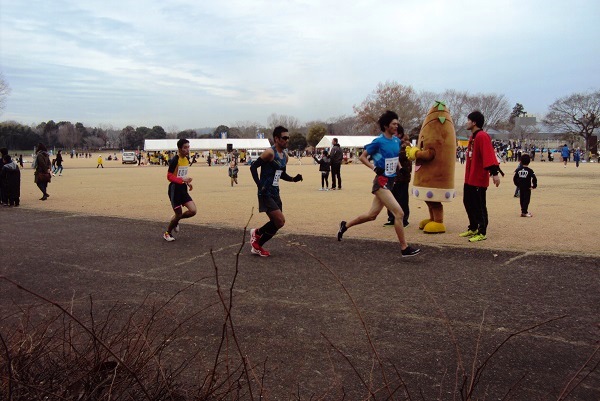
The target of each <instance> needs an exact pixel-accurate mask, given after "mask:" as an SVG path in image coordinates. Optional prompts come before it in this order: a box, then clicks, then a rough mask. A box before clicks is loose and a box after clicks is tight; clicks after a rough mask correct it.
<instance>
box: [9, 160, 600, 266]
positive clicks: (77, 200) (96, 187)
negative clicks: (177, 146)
mask: <svg viewBox="0 0 600 401" xmlns="http://www.w3.org/2000/svg"><path fill="white" fill-rule="evenodd" d="M104 156H105V161H104V166H105V168H104V169H102V168H99V169H98V168H96V159H97V154H95V155H94V156H93V157H92V158H91V159H85V158H80V159H77V158H73V159H71V158H68V157H67V158H66V159H65V161H64V168H65V170H64V173H63V175H62V176H60V177H55V178H53V180H52V183H51V184H50V185H49V189H48V192H49V193H50V194H51V197H50V199H49V200H48V201H45V202H42V201H39V200H38V199H39V197H40V191H39V189H38V188H37V187H36V186H35V184H34V183H33V172H32V170H31V169H30V168H28V167H27V166H26V168H25V169H24V170H23V171H22V184H21V205H22V207H23V208H31V209H39V210H53V211H61V212H69V213H83V214H91V215H100V216H118V217H127V218H133V219H142V220H148V221H154V222H156V221H159V222H160V221H164V222H165V227H166V222H167V221H168V220H169V218H170V216H171V215H172V212H171V210H170V206H169V200H168V197H167V184H168V182H167V180H166V168H165V167H159V166H139V167H138V166H136V165H123V164H121V162H120V161H107V160H106V156H107V154H104ZM501 167H502V169H503V170H504V172H505V173H506V176H505V177H504V178H503V179H502V182H501V185H500V187H498V188H496V187H490V188H489V189H488V195H487V199H488V211H489V218H490V224H489V227H488V240H487V241H484V242H481V243H477V244H473V245H472V246H473V247H477V248H485V249H498V250H500V249H504V250H519V251H535V252H549V253H557V254H567V255H568V254H576V255H592V256H600V247H599V246H598V238H597V230H598V222H599V221H600V206H599V204H598V199H600V165H599V164H598V163H582V164H581V165H580V166H579V168H575V164H574V163H569V164H568V165H567V167H566V168H564V167H563V164H562V162H557V161H555V162H552V163H548V162H545V163H543V162H538V161H535V162H533V163H532V164H531V167H532V168H533V170H534V171H535V172H536V175H537V177H538V185H539V187H538V188H537V189H536V190H534V191H533V193H532V201H531V205H530V212H531V213H532V214H533V218H521V217H520V208H519V200H518V198H514V197H513V192H514V186H513V184H512V173H513V171H514V170H515V168H516V167H517V163H516V162H510V163H506V164H502V166H501ZM288 172H289V173H290V175H295V174H297V173H301V174H302V175H303V177H304V181H303V182H300V183H296V184H294V183H287V182H284V183H283V185H282V189H281V194H282V199H283V211H284V213H285V216H286V226H285V227H284V228H283V229H282V230H281V232H282V233H297V234H315V235H332V236H334V235H335V234H336V232H337V228H338V224H339V222H340V221H341V220H350V219H352V218H353V217H355V216H357V215H359V214H361V213H364V212H366V211H367V210H368V209H369V207H370V204H371V202H372V199H373V197H372V195H371V194H370V187H371V180H372V174H373V173H372V172H371V171H370V170H369V169H367V168H366V167H364V166H362V165H359V164H348V165H344V166H342V180H343V190H342V191H326V192H324V191H319V190H318V189H319V188H320V175H319V172H318V166H316V165H314V164H313V162H312V159H310V158H304V159H303V160H302V162H301V164H300V162H299V161H298V160H297V159H291V160H290V163H289V167H288ZM463 175H464V166H463V165H461V164H459V163H457V164H456V172H455V188H457V190H458V196H457V198H456V199H455V200H454V201H453V202H451V203H446V204H444V213H445V219H444V220H445V224H446V229H447V232H446V233H445V234H438V235H427V234H424V233H422V232H420V231H419V229H418V223H419V221H420V220H421V219H424V218H427V217H428V212H427V207H426V205H425V203H424V202H422V201H418V200H416V199H411V201H410V209H411V213H410V226H409V227H407V228H406V233H407V239H408V241H409V243H411V244H427V245H435V244H438V245H447V246H448V245H449V246H464V245H468V242H467V241H466V240H465V239H463V238H460V237H458V233H459V232H461V231H463V230H464V229H466V226H467V223H468V221H467V217H466V213H465V211H464V207H463V205H462V186H463ZM190 176H191V177H193V179H194V181H193V184H194V190H193V191H192V192H191V195H192V197H193V198H194V201H195V202H196V205H197V206H198V209H199V212H198V215H196V216H195V217H194V218H192V219H189V220H186V221H184V223H183V225H187V224H195V225H208V226H218V227H231V228H240V227H244V226H245V225H246V224H247V222H248V220H249V219H250V217H251V216H252V220H251V222H250V227H253V226H260V225H262V224H263V223H264V222H265V221H266V216H265V215H264V214H259V213H257V210H256V207H257V200H256V186H255V184H254V182H253V181H252V177H251V176H250V171H249V168H248V166H240V175H239V185H236V186H235V187H233V188H232V187H231V186H230V181H229V177H228V176H227V168H226V167H225V166H212V167H210V168H209V167H208V166H207V165H206V163H205V162H204V161H203V159H200V163H198V164H196V165H194V166H193V167H192V168H191V173H190ZM330 184H331V178H330ZM253 208H254V213H253ZM386 218H387V217H386V215H385V212H383V213H381V214H380V216H379V217H378V219H377V220H376V221H374V222H371V223H367V224H364V225H362V226H357V227H353V228H352V229H351V230H350V231H349V232H348V233H347V234H346V237H347V238H349V239H350V238H367V239H378V240H384V241H395V234H394V230H393V229H392V228H386V227H383V226H382V225H383V223H384V222H385V219H386ZM160 234H161V233H160V232H157V234H156V235H160Z"/></svg>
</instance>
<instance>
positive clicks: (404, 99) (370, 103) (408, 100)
mask: <svg viewBox="0 0 600 401" xmlns="http://www.w3.org/2000/svg"><path fill="white" fill-rule="evenodd" d="M421 107H422V106H421V103H420V101H419V97H418V95H417V92H415V90H414V89H413V88H412V86H404V85H401V84H399V83H397V82H396V81H388V82H386V83H379V85H377V88H375V90H374V91H373V92H372V93H371V94H369V95H368V96H367V98H366V99H365V100H364V101H363V102H362V103H361V104H360V105H358V106H356V105H355V106H354V107H353V109H354V112H355V113H356V117H357V119H358V121H359V123H360V124H362V125H363V126H368V127H369V128H370V129H371V132H373V133H375V132H378V131H379V126H378V125H377V120H378V119H379V116H381V114H383V113H384V112H385V111H386V110H392V111H395V112H396V113H398V121H399V122H400V124H401V125H402V126H404V127H411V126H414V125H417V124H419V123H420V121H421V118H422V111H421Z"/></svg>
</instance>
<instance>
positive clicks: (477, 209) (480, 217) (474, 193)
mask: <svg viewBox="0 0 600 401" xmlns="http://www.w3.org/2000/svg"><path fill="white" fill-rule="evenodd" d="M486 192H487V188H484V187H474V186H473V185H469V184H465V186H464V190H463V205H465V210H466V211H467V216H468V217H469V230H472V231H473V230H478V231H479V233H480V234H483V235H485V234H486V232H487V226H488V212H487V205H486V201H485V194H486Z"/></svg>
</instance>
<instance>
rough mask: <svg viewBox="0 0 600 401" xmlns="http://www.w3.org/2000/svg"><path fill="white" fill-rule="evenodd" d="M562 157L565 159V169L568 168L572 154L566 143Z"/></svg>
mask: <svg viewBox="0 0 600 401" xmlns="http://www.w3.org/2000/svg"><path fill="white" fill-rule="evenodd" d="M560 156H561V157H562V159H563V164H564V166H563V167H564V168H567V161H569V159H570V158H571V152H570V151H569V147H568V146H567V144H566V143H565V145H564V146H563V147H562V149H561V150H560Z"/></svg>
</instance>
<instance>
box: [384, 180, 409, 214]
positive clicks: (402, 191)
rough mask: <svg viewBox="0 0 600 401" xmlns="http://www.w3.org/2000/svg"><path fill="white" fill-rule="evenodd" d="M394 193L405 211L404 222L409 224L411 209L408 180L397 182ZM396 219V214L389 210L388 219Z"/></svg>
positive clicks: (393, 189)
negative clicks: (409, 205) (409, 206)
mask: <svg viewBox="0 0 600 401" xmlns="http://www.w3.org/2000/svg"><path fill="white" fill-rule="evenodd" d="M392 194H393V195H394V198H395V199H396V201H398V203H399V204H400V207H401V208H402V211H403V212H404V219H403V220H404V221H403V222H402V223H404V225H407V224H408V216H409V215H410V210H409V208H408V182H396V183H395V184H394V186H393V188H392ZM395 220H396V219H395V218H394V214H393V213H392V212H390V211H389V210H388V221H389V222H390V223H393V222H394V221H395Z"/></svg>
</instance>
